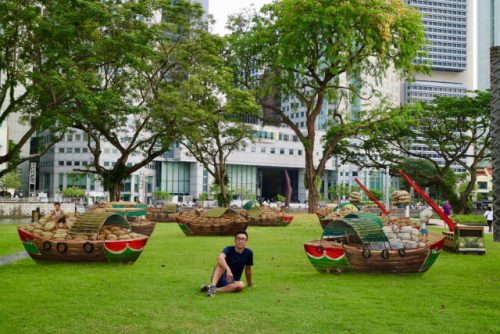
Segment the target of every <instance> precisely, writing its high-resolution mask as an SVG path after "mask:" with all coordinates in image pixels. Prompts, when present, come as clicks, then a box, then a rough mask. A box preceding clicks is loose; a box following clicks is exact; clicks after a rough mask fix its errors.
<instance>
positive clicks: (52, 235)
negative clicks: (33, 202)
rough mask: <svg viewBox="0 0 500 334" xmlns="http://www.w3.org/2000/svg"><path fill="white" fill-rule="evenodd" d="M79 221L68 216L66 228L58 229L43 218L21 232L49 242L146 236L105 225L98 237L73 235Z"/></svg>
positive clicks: (125, 238)
mask: <svg viewBox="0 0 500 334" xmlns="http://www.w3.org/2000/svg"><path fill="white" fill-rule="evenodd" d="M77 219H78V217H77V216H76V215H66V225H67V226H68V228H67V229H65V228H57V227H56V223H55V222H54V221H51V220H49V219H48V218H41V219H40V220H39V221H38V222H34V223H31V224H22V225H20V226H19V229H20V230H23V231H26V232H28V233H30V234H33V235H35V236H38V237H41V238H44V239H47V240H55V241H62V240H75V241H86V240H129V239H141V238H144V235H142V234H139V233H136V232H133V231H131V230H130V229H127V228H124V227H120V226H114V225H107V224H104V225H103V226H102V228H101V230H100V231H99V234H97V235H88V234H84V233H72V232H71V231H70V228H71V226H72V225H73V224H74V222H75V221H76V220H77Z"/></svg>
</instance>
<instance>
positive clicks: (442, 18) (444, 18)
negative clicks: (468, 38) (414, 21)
mask: <svg viewBox="0 0 500 334" xmlns="http://www.w3.org/2000/svg"><path fill="white" fill-rule="evenodd" d="M425 18H426V19H430V20H439V21H453V22H467V18H465V17H456V16H448V15H447V16H441V15H432V14H427V15H426V16H425Z"/></svg>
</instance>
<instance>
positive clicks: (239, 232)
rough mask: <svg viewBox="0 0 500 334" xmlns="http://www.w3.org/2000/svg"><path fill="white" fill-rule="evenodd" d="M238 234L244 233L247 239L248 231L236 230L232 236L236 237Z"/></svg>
mask: <svg viewBox="0 0 500 334" xmlns="http://www.w3.org/2000/svg"><path fill="white" fill-rule="evenodd" d="M238 234H244V235H246V237H247V239H248V233H247V232H245V231H238V232H236V234H235V235H234V237H235V238H236V236H237V235H238Z"/></svg>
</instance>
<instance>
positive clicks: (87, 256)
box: [18, 228, 148, 263]
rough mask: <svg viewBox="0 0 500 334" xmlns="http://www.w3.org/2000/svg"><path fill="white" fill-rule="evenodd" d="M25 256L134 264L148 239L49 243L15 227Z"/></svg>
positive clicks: (43, 258)
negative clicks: (26, 254)
mask: <svg viewBox="0 0 500 334" xmlns="http://www.w3.org/2000/svg"><path fill="white" fill-rule="evenodd" d="M18 233H19V237H20V238H21V242H22V243H23V245H24V248H25V249H26V251H27V253H28V254H29V255H30V256H31V258H32V259H33V260H35V261H41V262H45V261H67V262H107V263H109V262H121V263H133V262H135V261H136V260H137V259H138V258H139V256H140V255H141V253H142V251H143V249H144V247H145V246H146V244H147V241H148V237H144V238H141V239H131V240H88V241H79V240H51V239H46V238H43V237H40V236H38V235H35V234H31V233H29V232H27V231H24V230H21V229H19V228H18Z"/></svg>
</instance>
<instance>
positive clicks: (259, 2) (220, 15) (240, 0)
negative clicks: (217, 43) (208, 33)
mask: <svg viewBox="0 0 500 334" xmlns="http://www.w3.org/2000/svg"><path fill="white" fill-rule="evenodd" d="M271 2H272V0H208V12H209V13H210V14H211V15H212V16H213V17H214V19H215V20H216V22H215V25H214V27H213V30H212V32H213V33H214V34H217V35H221V36H222V35H225V34H227V33H228V31H227V30H226V29H225V28H224V26H225V25H226V21H227V16H228V15H231V14H235V13H238V12H240V11H241V10H243V9H245V8H250V6H251V5H252V4H254V5H255V8H256V9H260V8H261V7H262V6H263V5H265V4H267V3H271Z"/></svg>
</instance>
